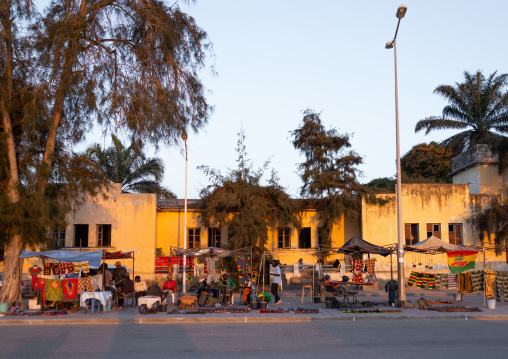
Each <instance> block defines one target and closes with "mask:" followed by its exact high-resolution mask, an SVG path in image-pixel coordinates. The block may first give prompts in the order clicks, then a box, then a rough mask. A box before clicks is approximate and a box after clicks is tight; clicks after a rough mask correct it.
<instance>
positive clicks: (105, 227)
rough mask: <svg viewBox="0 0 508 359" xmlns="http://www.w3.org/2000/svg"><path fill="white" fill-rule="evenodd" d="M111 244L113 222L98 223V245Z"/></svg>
mask: <svg viewBox="0 0 508 359" xmlns="http://www.w3.org/2000/svg"><path fill="white" fill-rule="evenodd" d="M110 246H111V224H98V225H97V247H110Z"/></svg>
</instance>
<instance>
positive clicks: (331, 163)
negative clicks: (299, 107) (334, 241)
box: [291, 109, 365, 244]
mask: <svg viewBox="0 0 508 359" xmlns="http://www.w3.org/2000/svg"><path fill="white" fill-rule="evenodd" d="M303 114H304V117H303V123H302V124H301V126H300V127H299V128H297V129H296V130H294V131H292V132H291V135H292V137H293V146H294V147H295V149H297V150H298V151H299V152H300V153H302V154H303V155H304V156H305V161H304V162H303V163H301V164H300V165H299V166H298V168H299V170H300V176H301V178H302V181H303V186H302V188H301V191H300V193H301V194H302V196H304V197H306V198H312V199H314V200H315V201H316V205H317V211H318V213H319V216H320V222H321V227H320V231H321V236H322V238H323V239H324V244H329V243H330V242H331V237H330V236H331V229H332V227H333V225H334V224H337V223H339V221H340V219H341V218H342V216H343V215H344V214H347V215H350V216H358V215H359V214H360V211H361V200H360V198H361V195H362V194H363V193H365V188H364V186H362V185H361V184H360V183H359V182H358V178H357V177H358V174H359V173H360V171H359V170H358V169H357V166H358V165H360V164H362V163H363V159H362V157H360V156H359V155H358V154H357V153H356V152H354V151H352V150H348V149H349V148H350V147H351V143H350V142H349V134H339V133H338V131H337V130H336V129H330V130H327V129H326V128H325V127H324V125H323V124H322V123H321V119H320V113H316V112H314V111H312V110H309V109H308V110H306V111H304V112H303Z"/></svg>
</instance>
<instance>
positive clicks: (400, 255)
mask: <svg viewBox="0 0 508 359" xmlns="http://www.w3.org/2000/svg"><path fill="white" fill-rule="evenodd" d="M406 11H407V6H405V5H400V6H399V7H398V9H397V13H396V14H395V16H396V17H397V19H399V21H398V22H397V29H396V30H395V36H394V37H393V40H392V41H389V42H387V43H386V46H385V47H386V48H387V49H391V48H393V54H394V59H395V128H396V129H395V133H396V143H397V145H396V146H397V282H398V288H399V289H398V293H397V294H398V297H399V302H400V301H405V300H406V289H405V287H404V285H405V283H404V243H403V238H402V233H404V228H403V223H402V208H401V202H402V181H401V171H400V134H399V92H398V87H397V42H396V39H397V33H398V32H399V25H400V20H402V18H403V17H404V16H405V15H406Z"/></svg>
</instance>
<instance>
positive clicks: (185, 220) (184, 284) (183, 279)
mask: <svg viewBox="0 0 508 359" xmlns="http://www.w3.org/2000/svg"><path fill="white" fill-rule="evenodd" d="M187 138H188V136H187V132H184V133H183V134H182V140H183V142H184V143H185V202H184V207H183V249H187ZM186 280H187V256H186V255H185V254H184V255H183V278H182V291H183V294H186V293H187V286H186Z"/></svg>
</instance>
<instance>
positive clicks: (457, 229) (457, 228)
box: [448, 223, 462, 245]
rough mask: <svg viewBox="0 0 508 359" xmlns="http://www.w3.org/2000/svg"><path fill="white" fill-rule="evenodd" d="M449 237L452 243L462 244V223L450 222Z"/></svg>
mask: <svg viewBox="0 0 508 359" xmlns="http://www.w3.org/2000/svg"><path fill="white" fill-rule="evenodd" d="M448 238H449V242H450V244H456V245H462V224H461V223H450V224H448Z"/></svg>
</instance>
